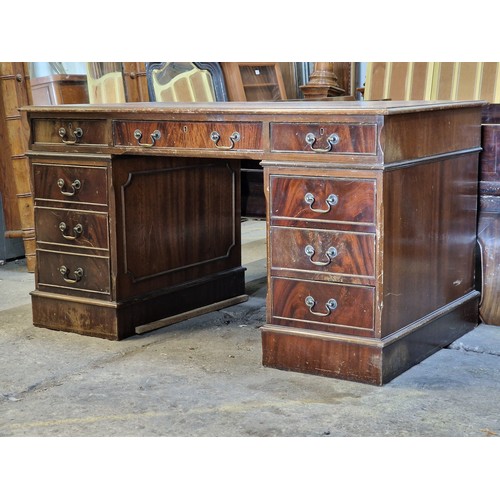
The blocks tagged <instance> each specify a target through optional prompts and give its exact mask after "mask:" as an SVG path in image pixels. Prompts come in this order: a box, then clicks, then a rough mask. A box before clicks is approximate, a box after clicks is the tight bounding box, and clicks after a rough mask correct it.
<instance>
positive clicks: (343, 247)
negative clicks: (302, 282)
mask: <svg viewBox="0 0 500 500" xmlns="http://www.w3.org/2000/svg"><path fill="white" fill-rule="evenodd" d="M374 255H375V236H374V235H372V234H357V233H352V232H343V231H316V230H308V229H295V228H293V229H290V228H287V227H271V262H272V267H273V269H275V268H278V269H279V268H284V269H289V270H296V271H299V272H300V271H315V272H318V273H326V274H332V273H335V274H343V275H346V276H365V277H374V276H375V263H374Z"/></svg>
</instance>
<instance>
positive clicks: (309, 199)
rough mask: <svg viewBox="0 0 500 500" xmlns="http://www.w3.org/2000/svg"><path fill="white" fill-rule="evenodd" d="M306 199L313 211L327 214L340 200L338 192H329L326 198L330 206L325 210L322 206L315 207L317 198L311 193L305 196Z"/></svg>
mask: <svg viewBox="0 0 500 500" xmlns="http://www.w3.org/2000/svg"><path fill="white" fill-rule="evenodd" d="M304 200H305V202H306V203H307V204H308V205H309V208H310V209H311V210H312V211H313V212H316V213H318V214H327V213H328V212H329V211H330V209H331V208H332V207H333V206H334V205H336V204H337V203H338V202H339V198H338V196H337V195H336V194H329V195H328V197H327V198H326V204H327V206H328V208H327V209H325V210H323V209H320V208H313V204H314V202H315V201H316V200H315V198H314V196H313V195H312V194H311V193H307V194H306V195H305V196H304Z"/></svg>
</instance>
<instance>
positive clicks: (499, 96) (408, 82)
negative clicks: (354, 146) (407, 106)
mask: <svg viewBox="0 0 500 500" xmlns="http://www.w3.org/2000/svg"><path fill="white" fill-rule="evenodd" d="M365 99H430V100H436V99H484V100H487V101H489V102H490V103H492V104H491V105H489V106H488V107H487V108H485V110H484V113H483V126H482V147H483V152H482V154H481V155H480V169H479V186H480V191H479V192H480V199H479V227H478V231H479V232H478V243H479V245H480V252H479V255H478V257H479V265H478V275H479V277H480V278H481V279H480V280H479V281H478V287H480V290H481V295H482V298H481V302H480V307H479V311H480V317H481V320H482V321H483V322H484V323H487V324H491V325H497V326H499V325H500V279H499V278H500V272H499V266H500V244H499V241H500V223H499V222H498V213H499V210H500V208H499V204H498V199H499V198H498V196H499V194H500V189H499V185H500V184H499V181H500V178H499V173H498V172H499V169H500V167H499V165H498V164H499V160H498V146H497V138H498V125H499V124H500V119H499V117H498V115H499V113H498V106H499V104H497V103H499V102H500V63H495V62H485V63H475V62H462V63H456V62H455V63H453V62H444V63H443V62H435V63H423V62H422V63H404V62H397V63H388V62H377V63H369V64H368V67H367V76H366V89H365Z"/></svg>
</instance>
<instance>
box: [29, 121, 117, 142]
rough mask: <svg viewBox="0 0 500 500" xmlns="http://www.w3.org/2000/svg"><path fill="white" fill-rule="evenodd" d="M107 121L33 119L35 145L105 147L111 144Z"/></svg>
mask: <svg viewBox="0 0 500 500" xmlns="http://www.w3.org/2000/svg"><path fill="white" fill-rule="evenodd" d="M106 125H107V121H106V120H81V119H71V118H69V119H60V118H43V119H38V118H35V119H33V122H32V134H33V138H32V141H33V144H55V145H61V146H90V145H95V146H97V145H98V146H104V145H108V144H110V142H111V137H110V135H111V134H110V131H109V129H108V127H107V126H106Z"/></svg>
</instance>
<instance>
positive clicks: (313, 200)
mask: <svg viewBox="0 0 500 500" xmlns="http://www.w3.org/2000/svg"><path fill="white" fill-rule="evenodd" d="M270 216H271V218H273V217H284V218H293V219H312V220H319V221H329V222H334V221H343V222H354V223H363V224H374V223H375V181H372V180H365V179H360V180H357V179H340V178H331V177H291V176H290V177H288V176H271V210H270Z"/></svg>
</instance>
